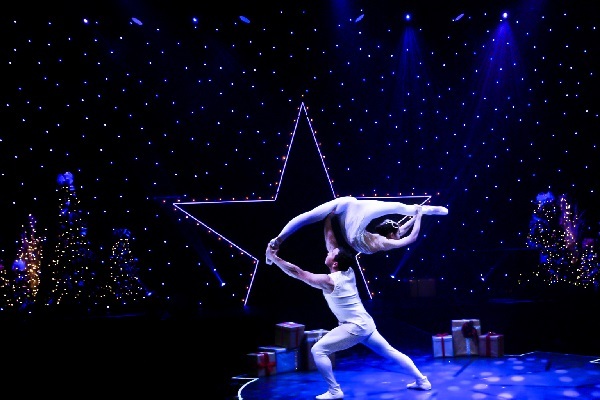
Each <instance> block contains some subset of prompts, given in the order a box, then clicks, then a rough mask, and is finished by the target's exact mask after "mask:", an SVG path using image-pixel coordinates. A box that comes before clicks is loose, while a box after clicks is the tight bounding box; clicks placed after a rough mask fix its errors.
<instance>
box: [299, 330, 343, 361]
mask: <svg viewBox="0 0 600 400" xmlns="http://www.w3.org/2000/svg"><path fill="white" fill-rule="evenodd" d="M327 332H329V331H328V330H326V329H315V330H310V331H306V332H304V339H303V340H302V346H301V348H300V366H301V368H302V369H303V370H305V371H314V370H316V369H317V366H316V365H315V360H314V358H313V355H312V353H311V352H310V350H311V349H312V347H313V346H314V345H315V343H317V342H318V341H319V339H321V338H322V337H323V336H325V334H326V333H327ZM329 359H330V360H331V365H332V366H333V367H334V368H335V365H336V362H335V353H332V354H330V355H329Z"/></svg>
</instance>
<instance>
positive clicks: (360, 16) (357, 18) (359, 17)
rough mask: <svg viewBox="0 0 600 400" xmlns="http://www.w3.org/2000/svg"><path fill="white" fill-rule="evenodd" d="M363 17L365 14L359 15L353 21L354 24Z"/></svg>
mask: <svg viewBox="0 0 600 400" xmlns="http://www.w3.org/2000/svg"><path fill="white" fill-rule="evenodd" d="M364 17H365V14H360V15H359V16H358V17H356V19H355V20H354V22H358V21H360V20H361V19H363V18H364Z"/></svg>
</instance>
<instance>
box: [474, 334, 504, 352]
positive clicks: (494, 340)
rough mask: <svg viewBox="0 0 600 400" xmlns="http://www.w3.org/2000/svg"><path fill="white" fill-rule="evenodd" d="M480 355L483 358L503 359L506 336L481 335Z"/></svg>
mask: <svg viewBox="0 0 600 400" xmlns="http://www.w3.org/2000/svg"><path fill="white" fill-rule="evenodd" d="M479 355H480V356H483V357H502V356H503V355H504V335H502V334H499V333H495V332H488V333H486V334H485V335H480V336H479Z"/></svg>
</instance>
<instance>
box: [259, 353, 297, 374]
mask: <svg viewBox="0 0 600 400" xmlns="http://www.w3.org/2000/svg"><path fill="white" fill-rule="evenodd" d="M258 350H259V351H272V352H273V353H275V362H276V363H277V373H278V374H281V373H284V372H291V371H297V370H298V369H299V366H298V349H286V348H285V347H277V346H259V348H258Z"/></svg>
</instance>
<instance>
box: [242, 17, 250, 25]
mask: <svg viewBox="0 0 600 400" xmlns="http://www.w3.org/2000/svg"><path fill="white" fill-rule="evenodd" d="M240 19H241V20H242V22H245V23H247V24H249V23H250V20H249V19H248V18H246V17H244V16H243V15H240Z"/></svg>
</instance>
